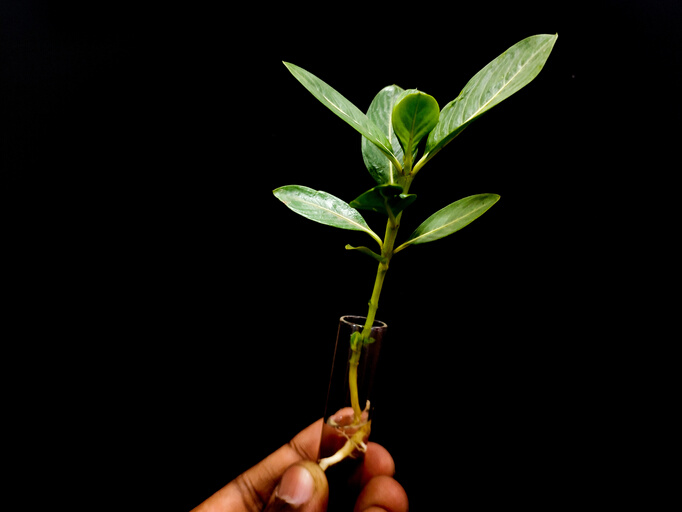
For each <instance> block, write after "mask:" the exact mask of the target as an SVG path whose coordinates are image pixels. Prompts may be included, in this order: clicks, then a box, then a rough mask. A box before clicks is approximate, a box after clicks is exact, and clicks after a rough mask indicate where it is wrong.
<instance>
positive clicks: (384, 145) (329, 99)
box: [284, 62, 400, 166]
mask: <svg viewBox="0 0 682 512" xmlns="http://www.w3.org/2000/svg"><path fill="white" fill-rule="evenodd" d="M284 65H285V66H286V67H287V69H288V70H289V71H290V72H291V74H292V75H294V77H296V79H297V80H298V81H299V82H301V84H302V85H303V87H305V88H306V89H308V91H309V92H310V93H311V94H312V95H313V96H315V97H316V98H317V99H318V100H319V101H320V102H321V103H322V104H323V105H325V106H326V107H327V108H328V109H329V110H331V111H332V112H334V113H335V114H336V115H337V116H339V117H340V118H341V119H343V120H344V121H346V122H347V123H348V124H349V125H351V126H352V127H353V128H355V129H356V130H357V131H358V132H360V133H361V134H362V135H363V136H364V137H367V139H368V140H369V141H370V142H372V143H373V144H375V145H376V146H377V147H378V148H379V149H380V150H381V151H382V152H383V153H384V154H385V155H386V156H387V157H388V158H389V159H392V161H394V164H397V165H398V166H400V164H398V163H397V160H396V158H395V155H394V154H393V148H392V146H391V143H390V142H389V141H388V137H387V136H386V134H385V133H383V131H382V130H381V129H380V128H378V127H377V126H376V124H374V123H373V122H372V121H370V120H369V118H368V117H367V116H366V115H365V114H363V113H362V112H361V111H360V109H358V108H357V107H356V106H355V105H354V104H353V103H351V102H350V101H348V100H347V99H346V98H345V97H343V96H342V95H341V94H340V93H339V92H337V91H336V90H335V89H333V88H332V87H330V86H329V85H327V84H326V83H325V82H323V81H322V80H320V79H319V78H317V77H316V76H315V75H313V74H312V73H309V72H308V71H306V70H305V69H303V68H300V67H298V66H296V65H294V64H290V63H288V62H284Z"/></svg>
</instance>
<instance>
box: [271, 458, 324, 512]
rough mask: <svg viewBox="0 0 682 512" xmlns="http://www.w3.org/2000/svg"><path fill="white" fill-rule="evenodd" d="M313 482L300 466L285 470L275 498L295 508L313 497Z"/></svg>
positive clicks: (305, 470)
mask: <svg viewBox="0 0 682 512" xmlns="http://www.w3.org/2000/svg"><path fill="white" fill-rule="evenodd" d="M314 490H315V482H314V481H313V476H312V475H311V474H310V473H309V472H308V470H307V469H306V468H304V467H301V466H293V467H290V468H289V469H287V471H286V472H285V473H284V476H282V481H281V482H280V483H279V488H278V489H277V497H278V498H279V499H281V500H284V501H286V502H287V503H288V504H289V505H293V506H295V507H297V506H299V505H303V504H304V503H305V502H306V501H308V500H310V498H312V497H313V491H314Z"/></svg>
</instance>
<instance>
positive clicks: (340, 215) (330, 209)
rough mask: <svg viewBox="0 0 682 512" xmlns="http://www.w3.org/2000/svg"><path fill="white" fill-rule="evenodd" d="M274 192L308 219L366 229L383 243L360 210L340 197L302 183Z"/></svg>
mask: <svg viewBox="0 0 682 512" xmlns="http://www.w3.org/2000/svg"><path fill="white" fill-rule="evenodd" d="M273 193H274V194H275V197H277V199H279V200H280V201H282V202H283V203H284V204H285V205H286V206H287V207H288V208H290V209H291V210H293V211H295V212H296V213H298V214H299V215H302V216H303V217H305V218H307V219H310V220H313V221H315V222H319V223H320V224H326V225H327V226H333V227H335V228H341V229H350V230H353V231H364V232H365V233H367V234H368V235H370V236H371V237H372V238H374V239H375V240H376V241H377V242H379V245H381V243H382V242H381V239H380V238H379V236H378V235H377V234H376V233H374V231H372V230H371V229H370V227H369V226H368V225H367V223H366V222H365V219H364V218H363V217H362V215H360V212H358V211H357V210H356V209H354V208H351V207H350V206H349V205H348V204H347V203H346V202H344V201H342V200H341V199H339V198H338V197H335V196H333V195H331V194H328V193H327V192H323V191H321V190H320V191H317V190H313V189H312V188H308V187H303V186H300V185H287V186H284V187H280V188H278V189H275V190H274V191H273Z"/></svg>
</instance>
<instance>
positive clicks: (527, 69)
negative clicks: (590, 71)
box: [415, 34, 558, 172]
mask: <svg viewBox="0 0 682 512" xmlns="http://www.w3.org/2000/svg"><path fill="white" fill-rule="evenodd" d="M557 37H558V36H557V35H556V34H555V35H545V34H542V35H536V36H531V37H528V38H526V39H523V40H522V41H520V42H518V43H516V44H515V45H514V46H512V47H511V48H509V49H508V50H507V51H506V52H504V53H503V54H502V55H500V56H499V57H497V58H496V59H495V60H493V61H492V62H490V63H489V64H488V65H487V66H485V67H484V68H483V69H481V70H480V71H479V72H478V73H476V75H475V76H474V77H473V78H472V79H471V80H469V82H468V83H467V84H466V85H465V86H464V89H462V92H461V93H460V94H459V96H457V98H455V99H454V100H453V101H451V102H450V103H448V104H447V105H445V107H443V110H442V111H441V113H440V119H439V121H438V124H437V125H436V127H435V128H434V129H433V131H432V132H431V133H430V134H429V138H428V140H427V142H426V149H425V151H424V156H423V157H422V158H421V159H420V161H419V162H418V163H417V165H416V166H415V172H416V171H418V170H419V169H420V168H421V167H422V166H423V165H424V164H425V163H426V162H427V161H428V160H430V159H431V158H432V157H433V156H434V155H435V154H436V153H438V151H440V150H441V149H442V148H443V147H444V146H445V145H446V144H448V143H449V142H450V141H451V140H452V139H454V138H455V137H456V136H457V135H459V134H460V133H461V132H462V130H464V128H466V127H467V126H468V125H469V123H471V122H472V121H473V120H474V119H476V118H477V117H479V116H480V115H481V114H483V113H484V112H486V111H488V110H490V109H491V108H493V107H494V106H495V105H497V104H498V103H500V102H501V101H503V100H505V99H507V98H508V97H509V96H511V95H512V94H514V93H515V92H517V91H518V90H520V89H521V88H522V87H524V86H526V85H528V84H529V83H530V82H531V81H532V80H533V79H534V78H535V77H536V76H537V75H538V73H540V70H541V69H542V68H543V66H544V65H545V62H546V61H547V59H548V58H549V54H550V52H551V51H552V48H553V47H554V43H556V40H557Z"/></svg>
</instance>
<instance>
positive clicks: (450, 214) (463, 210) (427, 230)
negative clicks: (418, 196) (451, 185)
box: [394, 194, 500, 252]
mask: <svg viewBox="0 0 682 512" xmlns="http://www.w3.org/2000/svg"><path fill="white" fill-rule="evenodd" d="M499 199H500V196H498V195H497V194H478V195H474V196H469V197H465V198H464V199H460V200H459V201H455V202H454V203H452V204H450V205H448V206H446V207H445V208H443V209H442V210H439V211H437V212H436V213H434V214H433V215H431V217H429V218H428V219H426V220H425V221H424V222H423V223H422V224H421V225H420V226H419V227H418V228H417V229H416V230H415V231H414V233H412V235H411V236H410V238H409V239H408V240H407V242H405V243H404V244H402V245H401V246H400V247H398V248H397V249H396V250H395V251H394V252H398V251H400V250H402V249H403V248H405V247H407V246H408V245H417V244H424V243H426V242H432V241H434V240H438V239H440V238H443V237H445V236H448V235H451V234H452V233H455V232H456V231H459V230H460V229H462V228H463V227H464V226H467V225H468V224H470V223H471V222H473V221H474V220H476V219H477V218H479V217H480V216H481V215H483V214H484V213H485V212H486V211H488V209H490V207H492V205H494V204H495V203H496V202H497V201H498V200H499Z"/></svg>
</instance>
